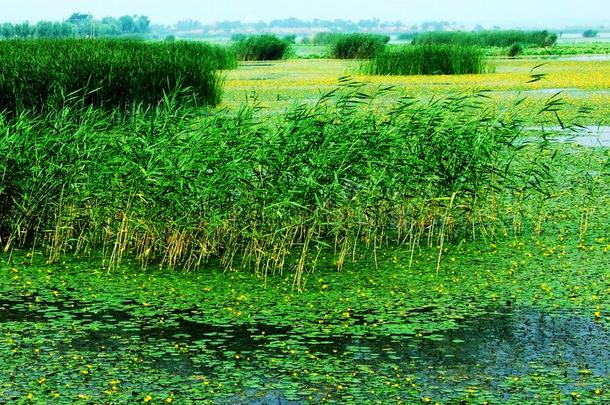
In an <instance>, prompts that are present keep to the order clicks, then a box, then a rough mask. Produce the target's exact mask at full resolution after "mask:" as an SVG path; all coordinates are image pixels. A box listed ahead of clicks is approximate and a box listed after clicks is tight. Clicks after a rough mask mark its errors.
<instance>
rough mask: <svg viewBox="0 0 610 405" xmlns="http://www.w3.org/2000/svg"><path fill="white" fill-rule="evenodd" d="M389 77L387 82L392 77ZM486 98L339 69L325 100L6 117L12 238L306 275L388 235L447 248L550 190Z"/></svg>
mask: <svg viewBox="0 0 610 405" xmlns="http://www.w3.org/2000/svg"><path fill="white" fill-rule="evenodd" d="M384 91H385V90H384ZM480 101H481V96H478V95H474V96H468V95H462V96H452V97H448V98H445V99H435V100H432V101H414V100H412V99H399V100H398V101H396V102H395V103H394V104H392V105H389V106H387V105H386V106H384V107H383V110H378V103H377V100H376V99H375V98H374V97H373V96H372V95H371V94H369V93H367V92H365V91H364V89H363V87H362V85H360V84H358V83H355V82H353V81H349V80H347V79H343V83H342V85H341V87H340V88H338V89H336V90H334V91H333V92H331V93H329V94H326V95H324V96H322V98H321V99H320V100H319V102H318V103H317V104H316V105H314V106H307V105H298V106H295V107H292V108H290V109H289V110H288V111H287V112H285V113H283V114H280V115H278V116H276V117H275V118H273V119H270V118H269V117H268V116H266V115H261V114H262V113H261V112H260V111H259V108H258V106H257V105H250V106H249V105H245V106H244V107H243V108H241V109H240V110H239V111H237V112H235V113H231V112H227V111H211V112H208V113H206V114H203V115H202V114H201V112H200V111H199V112H198V111H197V110H195V109H191V108H186V107H177V106H176V105H165V106H162V107H159V108H158V109H157V110H155V111H153V112H154V113H151V112H150V111H149V112H148V113H147V114H145V115H143V114H139V113H138V112H137V111H136V112H135V113H134V115H133V116H131V117H130V119H128V120H121V119H117V116H116V114H114V113H112V112H108V111H104V110H99V109H94V108H91V107H82V106H76V107H71V106H68V105H66V106H64V107H63V108H62V109H59V110H57V111H54V112H51V113H48V114H46V115H33V114H25V113H24V114H20V115H17V116H14V117H3V118H2V119H1V120H0V180H1V182H0V201H1V202H2V205H1V206H0V245H2V246H3V247H4V249H6V250H9V249H12V248H14V247H17V246H30V247H35V248H43V249H44V250H45V251H46V252H47V254H48V259H49V260H50V261H54V260H58V259H59V258H61V257H62V256H63V255H65V254H79V255H83V254H93V253H96V252H101V255H102V262H103V265H104V266H106V267H107V268H109V269H111V268H113V267H116V266H117V265H119V264H120V263H121V260H123V259H124V258H125V257H127V256H129V257H135V258H137V259H138V260H139V261H140V262H141V263H142V265H146V264H148V263H150V262H157V263H160V264H162V265H165V266H169V267H176V266H181V267H182V268H186V269H192V268H196V267H198V266H200V265H201V264H203V263H206V262H207V261H208V260H212V259H218V260H219V261H220V263H222V265H223V266H224V267H225V268H227V269H240V268H250V269H252V270H253V271H256V272H258V273H259V274H261V275H262V276H264V275H266V274H268V273H270V272H271V273H273V272H278V271H282V270H283V269H284V270H290V271H292V272H293V273H294V279H295V285H300V284H301V281H302V277H303V275H304V274H305V272H306V271H307V270H310V269H312V268H314V267H315V259H316V257H317V255H318V254H319V253H320V252H322V251H331V252H335V255H336V258H337V266H338V267H339V268H340V267H341V266H342V265H343V263H344V262H345V261H347V260H350V258H353V257H354V255H356V252H360V251H362V250H369V251H373V252H375V251H376V249H378V248H380V247H382V246H384V245H387V244H399V245H400V244H406V245H409V246H411V247H412V248H413V249H415V248H416V246H419V245H421V244H429V245H433V246H440V248H439V264H440V257H441V255H442V252H443V245H446V244H447V243H450V242H451V241H452V240H454V239H457V238H463V237H465V236H466V235H469V234H472V236H473V237H476V235H477V234H478V232H479V231H478V230H485V229H488V227H489V226H490V224H491V223H494V221H497V218H498V216H499V213H498V212H496V211H495V208H496V207H497V205H496V204H495V203H494V201H497V199H498V198H499V197H498V196H499V195H502V194H503V193H508V194H510V193H513V192H514V193H519V195H520V196H523V195H525V194H527V192H528V190H533V189H534V187H537V188H536V190H538V191H540V192H544V191H545V190H544V185H545V184H546V182H547V181H548V180H549V171H548V167H549V166H548V163H549V162H548V159H549V158H545V156H547V155H545V154H544V153H543V152H544V150H545V148H546V146H547V144H546V143H545V142H542V141H541V142H540V143H536V142H533V141H532V142H531V143H532V145H529V146H528V147H527V148H524V146H523V145H522V144H517V143H516V142H515V139H516V138H517V137H518V136H520V134H521V133H522V132H523V128H522V127H521V125H520V123H519V122H518V121H517V120H510V121H504V120H501V119H500V118H499V117H498V116H496V115H494V114H493V113H492V112H490V111H488V110H487V109H486V108H484V107H483V106H482V104H481V102H480Z"/></svg>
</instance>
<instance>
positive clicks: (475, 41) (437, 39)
mask: <svg viewBox="0 0 610 405" xmlns="http://www.w3.org/2000/svg"><path fill="white" fill-rule="evenodd" d="M556 41H557V34H555V33H551V32H549V31H546V30H542V31H520V30H499V31H475V32H463V31H438V32H425V33H421V34H418V35H417V36H415V38H414V39H413V43H414V44H418V45H424V44H453V45H467V46H497V47H509V46H511V45H512V44H514V43H515V42H518V43H520V44H523V45H524V46H539V47H549V46H552V45H553V44H555V42H556Z"/></svg>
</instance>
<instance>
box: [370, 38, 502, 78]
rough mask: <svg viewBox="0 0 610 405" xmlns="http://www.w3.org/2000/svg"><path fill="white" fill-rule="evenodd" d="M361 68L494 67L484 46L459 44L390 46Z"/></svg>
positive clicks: (396, 71)
mask: <svg viewBox="0 0 610 405" xmlns="http://www.w3.org/2000/svg"><path fill="white" fill-rule="evenodd" d="M361 69H362V71H363V72H364V73H366V74H370V75H432V74H445V75H451V74H476V73H486V72H489V71H491V70H492V68H491V66H490V65H489V64H488V62H487V60H486V57H485V54H484V52H483V50H482V49H481V48H478V47H472V46H467V47H465V46H456V45H406V46H399V47H391V48H387V49H386V50H384V51H381V52H379V53H377V54H376V55H375V57H374V58H373V59H372V60H370V61H368V62H365V63H364V64H363V65H362V68H361Z"/></svg>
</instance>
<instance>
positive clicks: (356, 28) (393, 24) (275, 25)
mask: <svg viewBox="0 0 610 405" xmlns="http://www.w3.org/2000/svg"><path fill="white" fill-rule="evenodd" d="M455 26H456V24H455V23H451V22H448V21H434V22H425V23H423V24H422V25H421V26H417V25H413V26H410V27H408V28H409V29H410V30H413V31H433V30H434V31H437V30H438V31H442V30H445V29H450V28H452V27H455ZM400 28H405V26H404V24H403V23H402V22H400V21H381V20H378V19H368V20H359V21H350V20H344V19H335V20H321V19H317V18H316V19H313V20H300V19H298V18H286V19H276V20H272V21H269V22H265V21H259V22H242V21H219V22H216V23H214V24H203V23H201V22H200V21H197V20H192V19H189V20H182V21H178V22H177V23H176V24H175V25H174V26H173V27H169V26H165V27H163V26H155V27H154V31H155V32H157V31H158V33H160V34H167V33H170V32H174V33H175V32H188V31H203V32H208V31H215V32H224V33H238V32H247V31H250V32H267V31H269V30H274V29H284V30H286V29H301V30H306V29H323V30H326V31H331V32H366V31H384V30H397V29H400Z"/></svg>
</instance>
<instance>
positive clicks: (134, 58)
mask: <svg viewBox="0 0 610 405" xmlns="http://www.w3.org/2000/svg"><path fill="white" fill-rule="evenodd" d="M234 65H235V60H234V59H233V58H232V56H231V55H230V54H228V53H227V51H226V50H225V49H223V48H220V47H218V46H212V45H208V44H204V43H194V42H192V43H191V42H156V43H146V42H144V41H138V40H86V39H78V40H77V39H62V40H46V39H39V40H28V41H24V40H11V41H3V42H1V43H0V71H1V72H2V75H1V76H0V109H2V110H9V111H12V112H19V111H21V110H24V109H30V108H34V109H37V110H41V109H44V108H46V107H50V108H53V107H58V106H61V105H62V104H63V102H64V101H65V100H66V99H78V100H80V101H81V102H83V103H84V104H85V105H93V106H103V107H115V106H118V107H122V108H124V107H128V106H131V105H132V104H134V103H135V104H139V103H143V104H156V103H158V102H159V101H161V100H162V99H163V98H164V97H165V96H166V95H168V94H170V93H174V92H181V93H182V94H183V95H185V96H186V95H187V96H188V97H189V98H190V99H191V101H194V102H196V103H197V104H201V105H214V104H216V103H218V101H219V100H220V95H221V83H220V77H219V75H218V73H217V69H224V68H229V67H232V66H234Z"/></svg>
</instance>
